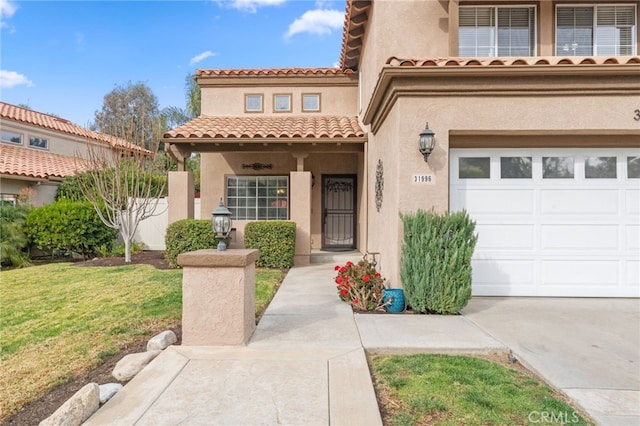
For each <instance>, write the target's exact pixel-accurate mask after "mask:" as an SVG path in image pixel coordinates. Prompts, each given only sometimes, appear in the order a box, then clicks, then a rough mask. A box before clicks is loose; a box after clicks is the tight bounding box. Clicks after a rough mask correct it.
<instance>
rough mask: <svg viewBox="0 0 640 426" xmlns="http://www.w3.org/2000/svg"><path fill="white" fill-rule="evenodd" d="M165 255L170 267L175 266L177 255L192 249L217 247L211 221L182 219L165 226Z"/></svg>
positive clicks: (176, 264)
mask: <svg viewBox="0 0 640 426" xmlns="http://www.w3.org/2000/svg"><path fill="white" fill-rule="evenodd" d="M164 242H165V246H166V252H165V256H166V258H167V260H168V261H169V265H170V266H171V267H172V268H177V267H178V266H179V265H178V255H179V254H180V253H188V252H190V251H194V250H203V249H212V248H216V247H218V240H216V239H215V237H214V235H213V230H212V229H211V221H210V220H206V219H183V220H179V221H177V222H173V223H172V224H171V225H169V226H168V227H167V234H166V235H165V239H164Z"/></svg>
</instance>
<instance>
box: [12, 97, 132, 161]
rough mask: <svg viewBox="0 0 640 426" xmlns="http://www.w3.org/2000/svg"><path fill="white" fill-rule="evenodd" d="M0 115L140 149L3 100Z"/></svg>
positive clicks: (44, 127) (61, 119) (112, 144)
mask: <svg viewBox="0 0 640 426" xmlns="http://www.w3.org/2000/svg"><path fill="white" fill-rule="evenodd" d="M0 117H2V118H4V119H8V120H14V121H18V122H21V123H25V124H31V125H33V126H38V127H42V128H43V129H49V130H54V131H57V132H62V133H66V134H68V135H73V136H79V137H82V138H88V139H91V140H94V141H97V142H101V143H108V144H109V145H111V146H115V145H117V146H121V147H130V148H135V149H136V150H138V149H140V148H139V147H137V146H136V145H133V144H131V143H129V142H127V141H125V140H123V139H119V138H116V137H113V136H110V135H106V134H104V133H98V132H94V131H92V130H88V129H85V128H84V127H82V126H79V125H77V124H75V123H72V122H71V121H69V120H65V119H64V118H60V117H55V116H53V115H49V114H43V113H41V112H37V111H33V110H30V109H27V108H22V107H19V106H16V105H11V104H8V103H5V102H0Z"/></svg>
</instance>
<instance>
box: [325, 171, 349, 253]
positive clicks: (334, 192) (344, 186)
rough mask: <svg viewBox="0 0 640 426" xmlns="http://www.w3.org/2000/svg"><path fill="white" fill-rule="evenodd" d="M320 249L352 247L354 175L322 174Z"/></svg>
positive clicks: (346, 248) (345, 248) (347, 248)
mask: <svg viewBox="0 0 640 426" xmlns="http://www.w3.org/2000/svg"><path fill="white" fill-rule="evenodd" d="M322 204H323V208H322V249H323V250H353V249H355V240H356V238H355V237H356V235H355V229H356V176H355V175H325V176H322Z"/></svg>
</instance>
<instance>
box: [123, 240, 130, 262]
mask: <svg viewBox="0 0 640 426" xmlns="http://www.w3.org/2000/svg"><path fill="white" fill-rule="evenodd" d="M124 262H125V263H131V239H129V238H125V239H124Z"/></svg>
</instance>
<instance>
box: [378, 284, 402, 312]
mask: <svg viewBox="0 0 640 426" xmlns="http://www.w3.org/2000/svg"><path fill="white" fill-rule="evenodd" d="M382 301H383V302H384V303H387V302H389V304H388V305H386V306H385V309H386V310H387V312H393V313H398V312H402V311H404V310H405V308H406V307H407V306H406V302H405V300H404V290H402V289H401V288H385V289H384V290H383V295H382Z"/></svg>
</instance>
